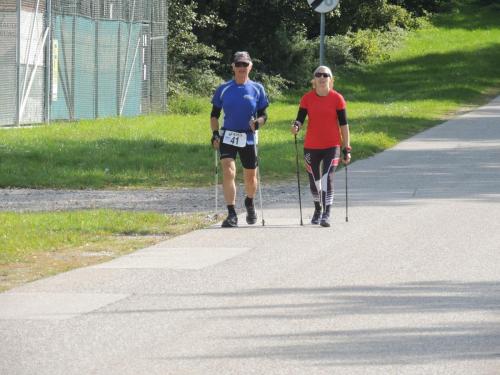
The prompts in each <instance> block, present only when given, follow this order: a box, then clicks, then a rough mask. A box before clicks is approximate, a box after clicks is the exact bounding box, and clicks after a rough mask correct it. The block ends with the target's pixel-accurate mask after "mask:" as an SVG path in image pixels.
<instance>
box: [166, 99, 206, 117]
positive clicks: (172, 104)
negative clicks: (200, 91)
mask: <svg viewBox="0 0 500 375" xmlns="http://www.w3.org/2000/svg"><path fill="white" fill-rule="evenodd" d="M206 107H207V98H206V97H205V98H200V97H196V96H193V95H188V94H177V95H174V96H171V97H169V98H168V105H167V109H168V110H167V112H168V113H172V114H178V115H197V114H199V113H202V112H203V111H205V110H206ZM207 116H208V115H207Z"/></svg>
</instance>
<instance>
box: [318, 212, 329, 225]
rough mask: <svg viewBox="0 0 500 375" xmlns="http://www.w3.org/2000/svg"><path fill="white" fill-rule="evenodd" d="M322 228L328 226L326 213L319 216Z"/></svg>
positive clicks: (327, 214)
mask: <svg viewBox="0 0 500 375" xmlns="http://www.w3.org/2000/svg"><path fill="white" fill-rule="evenodd" d="M319 225H321V226H322V227H329V226H330V214H329V213H328V212H323V215H321V222H320V223H319Z"/></svg>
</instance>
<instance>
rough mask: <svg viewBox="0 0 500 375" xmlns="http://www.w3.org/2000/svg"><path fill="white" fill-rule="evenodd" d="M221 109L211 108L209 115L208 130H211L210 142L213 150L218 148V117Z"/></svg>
mask: <svg viewBox="0 0 500 375" xmlns="http://www.w3.org/2000/svg"><path fill="white" fill-rule="evenodd" d="M220 113H221V108H218V107H216V106H213V107H212V112H211V113H210V129H212V139H211V140H210V141H211V143H212V146H213V147H214V148H219V142H220V134H219V117H220Z"/></svg>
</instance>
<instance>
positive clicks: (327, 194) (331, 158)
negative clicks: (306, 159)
mask: <svg viewBox="0 0 500 375" xmlns="http://www.w3.org/2000/svg"><path fill="white" fill-rule="evenodd" d="M339 160H340V147H332V148H330V149H328V150H327V152H326V153H325V155H324V158H323V165H324V171H323V175H322V176H321V180H322V185H323V186H324V187H326V188H325V191H323V192H322V195H323V202H324V211H323V215H322V217H321V223H320V224H321V226H323V227H329V226H330V208H331V206H332V204H333V197H334V183H333V182H334V177H335V170H336V169H337V166H338V165H339Z"/></svg>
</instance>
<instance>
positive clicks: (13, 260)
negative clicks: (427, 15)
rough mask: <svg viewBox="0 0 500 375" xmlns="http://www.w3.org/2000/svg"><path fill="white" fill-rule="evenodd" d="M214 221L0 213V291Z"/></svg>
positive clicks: (101, 213)
mask: <svg viewBox="0 0 500 375" xmlns="http://www.w3.org/2000/svg"><path fill="white" fill-rule="evenodd" d="M214 221H215V218H208V217H206V216H204V215H202V214H190V215H166V214H160V213H151V212H126V211H116V210H88V211H87V210H85V211H70V212H39V213H13V212H0V223H2V225H0V291H2V290H6V289H9V288H11V287H14V286H16V285H19V284H22V283H25V282H27V281H31V280H35V279H38V278H40V277H44V276H48V275H52V274H56V273H59V272H62V271H67V270H70V269H73V268H76V267H81V266H86V265H90V264H95V263H98V262H102V261H106V260H110V259H112V258H114V257H117V256H120V255H123V254H127V253H130V252H131V251H134V250H137V249H139V248H144V247H146V246H149V245H151V244H154V243H157V242H159V241H162V240H165V239H167V238H169V237H171V236H174V235H179V234H182V233H186V232H188V231H191V230H194V229H198V228H202V227H205V226H207V225H208V224H211V223H213V222H214Z"/></svg>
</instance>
